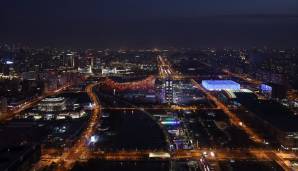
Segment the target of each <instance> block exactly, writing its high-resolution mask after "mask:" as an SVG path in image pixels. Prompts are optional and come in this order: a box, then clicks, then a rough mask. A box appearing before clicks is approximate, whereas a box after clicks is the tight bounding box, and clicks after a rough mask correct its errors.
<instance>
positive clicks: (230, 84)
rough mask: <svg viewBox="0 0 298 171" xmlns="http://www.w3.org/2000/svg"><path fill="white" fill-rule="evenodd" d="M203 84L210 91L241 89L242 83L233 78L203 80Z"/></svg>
mask: <svg viewBox="0 0 298 171" xmlns="http://www.w3.org/2000/svg"><path fill="white" fill-rule="evenodd" d="M202 86H203V87H204V88H205V89H207V90H210V91H221V90H240V84H239V83H236V82H235V81H232V80H203V81H202Z"/></svg>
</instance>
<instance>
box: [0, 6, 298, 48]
mask: <svg viewBox="0 0 298 171" xmlns="http://www.w3.org/2000/svg"><path fill="white" fill-rule="evenodd" d="M297 11H298V3H297V2H294V1H291V0H285V1H279V0H273V1H269V0H262V1H258V3H254V2H246V1H235V0H230V1H228V2H221V1H218V0H212V1H210V2H209V1H202V0H199V1H194V0H191V1H189V2H187V3H185V2H184V3H183V2H180V1H169V0H165V1H162V2H160V1H157V0H152V1H142V2H139V1H136V0H131V1H129V2H116V1H105V0H100V1H90V2H81V1H78V0H74V1H56V0H54V1H50V2H38V1H34V0H29V1H26V2H22V1H20V2H19V1H17V0H12V1H4V2H3V3H2V5H1V7H0V19H1V21H2V24H1V25H2V26H1V27H0V37H1V41H2V42H4V43H21V44H25V45H30V46H33V47H44V46H53V47H65V48H148V47H151V48H154V47H158V48H168V47H253V46H270V47H297V46H298V32H297V28H298V12H297Z"/></svg>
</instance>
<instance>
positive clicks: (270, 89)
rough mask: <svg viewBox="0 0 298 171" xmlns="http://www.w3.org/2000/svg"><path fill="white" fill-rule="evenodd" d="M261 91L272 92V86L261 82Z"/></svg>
mask: <svg viewBox="0 0 298 171" xmlns="http://www.w3.org/2000/svg"><path fill="white" fill-rule="evenodd" d="M260 87H261V91H262V92H263V93H271V92H272V87H271V86H269V85H266V84H261V86H260Z"/></svg>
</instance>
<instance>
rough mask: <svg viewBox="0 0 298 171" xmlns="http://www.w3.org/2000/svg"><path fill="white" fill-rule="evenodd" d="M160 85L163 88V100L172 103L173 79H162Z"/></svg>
mask: <svg viewBox="0 0 298 171" xmlns="http://www.w3.org/2000/svg"><path fill="white" fill-rule="evenodd" d="M162 87H163V90H162V93H163V102H164V103H168V104H171V103H173V96H174V93H173V80H170V79H166V80H164V83H163V85H162Z"/></svg>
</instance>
